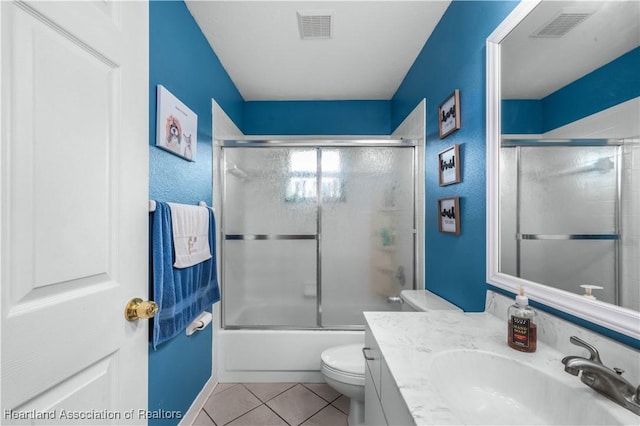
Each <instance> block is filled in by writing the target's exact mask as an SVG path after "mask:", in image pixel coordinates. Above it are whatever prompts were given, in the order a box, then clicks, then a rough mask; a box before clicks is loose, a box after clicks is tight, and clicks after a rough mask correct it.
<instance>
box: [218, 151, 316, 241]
mask: <svg viewBox="0 0 640 426" xmlns="http://www.w3.org/2000/svg"><path fill="white" fill-rule="evenodd" d="M223 152H224V156H225V157H224V159H225V161H224V164H225V176H224V184H225V194H224V197H225V198H224V200H225V206H224V209H225V212H224V232H225V233H226V234H269V235H272V234H315V233H316V223H317V213H316V211H317V204H316V197H315V192H316V190H315V188H316V177H315V167H316V166H315V163H316V160H315V159H316V155H317V154H316V150H315V149H314V148H312V149H306V148H225V149H224V151H223ZM292 188H293V190H292ZM295 188H298V190H297V192H296V190H295Z"/></svg>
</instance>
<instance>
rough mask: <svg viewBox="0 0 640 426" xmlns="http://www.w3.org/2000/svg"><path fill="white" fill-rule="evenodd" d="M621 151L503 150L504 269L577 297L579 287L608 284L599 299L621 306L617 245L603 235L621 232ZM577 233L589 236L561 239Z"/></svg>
mask: <svg viewBox="0 0 640 426" xmlns="http://www.w3.org/2000/svg"><path fill="white" fill-rule="evenodd" d="M618 151H619V148H618V147H616V146H547V147H544V146H521V147H513V148H502V149H501V169H500V179H501V182H502V183H501V194H500V197H501V206H500V208H501V211H500V212H501V219H500V220H501V245H502V246H501V264H500V270H501V271H502V272H505V273H508V274H511V275H516V276H520V277H522V278H525V279H528V280H531V281H535V282H540V283H544V284H547V285H551V286H553V287H555V288H559V289H562V290H567V291H570V292H573V293H578V294H584V289H582V288H580V285H583V284H591V285H597V286H602V287H604V289H603V290H596V292H595V294H596V297H597V298H598V299H600V300H603V301H606V302H610V303H616V297H617V296H616V292H617V291H618V290H617V289H616V286H617V280H618V279H619V277H618V271H617V268H618V260H617V252H618V248H617V246H618V242H617V241H616V240H612V239H597V238H599V236H601V235H603V234H604V235H614V234H617V233H618V221H617V215H618V206H617V195H618V194H617V192H618V172H617V163H618V157H617V156H618ZM518 191H519V192H518ZM517 234H521V235H523V238H522V239H521V240H518V239H517V238H516V237H517ZM575 235H583V236H584V238H586V239H568V240H567V239H563V238H571V237H572V236H575ZM528 238H534V239H528ZM592 238H596V239H592ZM518 250H519V251H518Z"/></svg>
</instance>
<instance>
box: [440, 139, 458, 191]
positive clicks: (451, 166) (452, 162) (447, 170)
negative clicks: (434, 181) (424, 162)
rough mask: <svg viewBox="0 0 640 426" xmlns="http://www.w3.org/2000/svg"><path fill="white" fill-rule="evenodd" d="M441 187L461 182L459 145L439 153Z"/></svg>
mask: <svg viewBox="0 0 640 426" xmlns="http://www.w3.org/2000/svg"><path fill="white" fill-rule="evenodd" d="M438 165H439V171H438V175H439V177H440V179H439V180H440V186H445V185H451V184H452V183H458V182H460V148H459V145H458V144H455V145H453V146H450V147H449V148H447V149H445V150H444V151H440V152H439V153H438Z"/></svg>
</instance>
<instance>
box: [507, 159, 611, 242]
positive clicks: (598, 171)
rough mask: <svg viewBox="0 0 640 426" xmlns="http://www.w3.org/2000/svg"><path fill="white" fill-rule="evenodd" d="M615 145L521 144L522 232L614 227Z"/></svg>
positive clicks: (596, 230)
mask: <svg viewBox="0 0 640 426" xmlns="http://www.w3.org/2000/svg"><path fill="white" fill-rule="evenodd" d="M616 149H617V148H616V147H612V146H605V147H548V148H537V147H522V148H521V150H522V151H521V160H520V181H521V183H520V189H521V193H520V209H521V210H520V211H521V216H520V232H521V233H524V234H597V233H606V234H610V233H614V232H616V229H615V223H616V221H615V215H616V194H617V174H616Z"/></svg>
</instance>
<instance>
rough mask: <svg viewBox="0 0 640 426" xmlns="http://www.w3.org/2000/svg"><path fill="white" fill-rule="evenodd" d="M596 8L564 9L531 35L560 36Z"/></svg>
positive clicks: (540, 36)
mask: <svg viewBox="0 0 640 426" xmlns="http://www.w3.org/2000/svg"><path fill="white" fill-rule="evenodd" d="M593 12H594V10H585V9H580V10H578V9H573V8H571V9H563V10H561V11H560V13H558V14H557V15H556V16H554V17H553V18H552V19H551V20H549V21H548V22H547V23H546V24H544V25H543V26H541V27H540V28H538V30H537V31H535V32H534V33H533V34H531V35H530V36H529V37H534V38H560V37H562V36H564V35H565V34H566V33H568V32H569V31H571V30H572V29H574V28H575V27H576V26H577V25H578V24H580V23H581V22H582V21H584V20H585V19H587V18H588V17H589V16H591V15H592V14H593Z"/></svg>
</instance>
